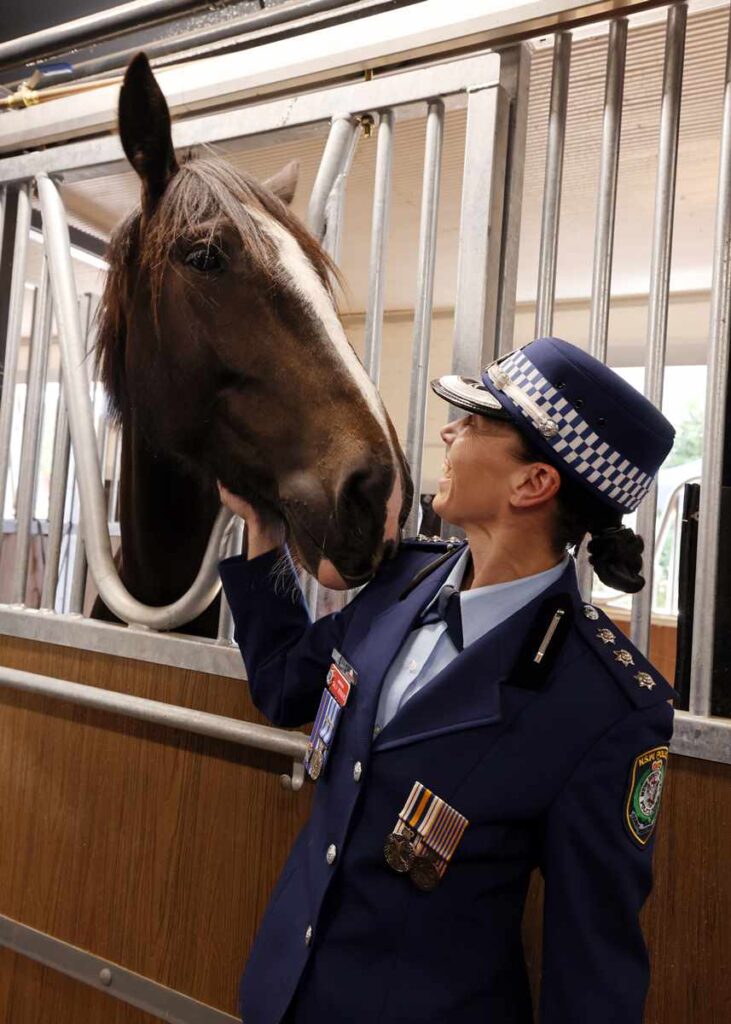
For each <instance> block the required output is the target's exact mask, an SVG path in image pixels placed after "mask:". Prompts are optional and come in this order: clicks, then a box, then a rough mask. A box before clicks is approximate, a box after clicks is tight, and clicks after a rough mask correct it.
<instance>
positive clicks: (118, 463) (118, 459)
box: [107, 427, 122, 523]
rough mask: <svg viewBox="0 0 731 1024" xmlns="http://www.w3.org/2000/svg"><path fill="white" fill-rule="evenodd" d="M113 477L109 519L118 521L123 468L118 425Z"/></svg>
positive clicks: (110, 491)
mask: <svg viewBox="0 0 731 1024" xmlns="http://www.w3.org/2000/svg"><path fill="white" fill-rule="evenodd" d="M112 452H113V454H112V479H111V483H110V486H109V504H108V506H107V520H108V521H109V522H110V523H115V522H117V521H118V518H119V517H118V516H117V502H118V501H119V475H120V472H121V469H122V428H121V427H117V429H116V430H115V432H114V448H113V449H112Z"/></svg>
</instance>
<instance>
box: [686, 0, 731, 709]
mask: <svg viewBox="0 0 731 1024" xmlns="http://www.w3.org/2000/svg"><path fill="white" fill-rule="evenodd" d="M730 325H731V20H730V21H729V27H728V36H727V42H726V76H725V79H724V86H723V121H722V127H721V151H720V162H719V168H718V198H717V201H716V226H715V236H714V243H713V278H712V283H711V313H710V327H709V333H710V340H709V348H708V376H707V379H706V412H705V422H704V427H703V462H702V466H701V503H700V516H699V521H698V556H697V560H696V572H695V601H694V605H693V644H692V653H691V662H690V704H689V711H690V712H691V714H693V715H701V716H706V715H710V713H711V697H712V685H713V647H714V638H715V630H716V581H717V579H718V547H719V545H718V539H719V529H720V525H721V516H720V512H721V487H722V485H723V461H724V440H725V439H724V425H725V422H726V397H727V395H726V389H727V387H728V380H729V369H730V360H729V346H730V345H731V337H730V336H729V327H730Z"/></svg>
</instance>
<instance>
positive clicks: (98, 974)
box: [0, 914, 240, 1024]
mask: <svg viewBox="0 0 731 1024" xmlns="http://www.w3.org/2000/svg"><path fill="white" fill-rule="evenodd" d="M0 946H5V947H6V948H7V949H12V950H14V951H15V952H16V953H21V954H22V955H23V956H27V957H29V958H30V959H31V960H35V961H36V962H37V963H40V964H44V965H45V966H46V967H52V968H53V969H54V970H56V971H59V972H60V973H61V974H66V975H68V977H70V978H75V979H76V980H77V981H80V982H82V984H84V985H90V986H91V987H92V988H95V989H97V990H98V991H100V992H104V993H106V995H109V996H112V997H113V998H114V999H119V1000H121V1001H122V1002H124V1003H129V1004H130V1005H131V1006H136V1007H138V1008H139V1009H141V1010H146V1011H147V1013H149V1014H151V1015H152V1016H153V1017H157V1018H158V1019H160V1020H164V1021H167V1022H168V1024H232V1022H233V1024H240V1022H239V1018H238V1017H232V1016H231V1015H230V1014H228V1013H224V1011H223V1010H217V1009H215V1007H213V1006H208V1005H207V1004H206V1003H201V1002H199V1001H198V1000H197V999H193V998H192V997H191V996H186V995H184V994H183V993H182V992H178V991H176V990H175V989H172V988H168V987H167V986H165V985H161V984H160V983H159V982H157V981H153V980H152V979H151V978H145V977H144V976H143V975H141V974H135V973H134V971H129V970H127V968H126V967H121V966H120V965H119V964H117V963H114V961H112V960H102V959H101V958H100V957H98V956H94V954H93V953H87V952H86V950H83V949H79V948H78V946H72V945H71V944H70V943H68V942H63V941H62V940H61V939H56V938H54V937H53V936H52V935H48V934H46V932H40V931H37V930H36V929H35V928H31V927H30V926H29V925H27V924H22V923H21V922H20V921H14V920H13V919H12V918H11V917H6V916H5V915H4V914H0ZM110 1016H113V1014H112V1013H111V1011H110Z"/></svg>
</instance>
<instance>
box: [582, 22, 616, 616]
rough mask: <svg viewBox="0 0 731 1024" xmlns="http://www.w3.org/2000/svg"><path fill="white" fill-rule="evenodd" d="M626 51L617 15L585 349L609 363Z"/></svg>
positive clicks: (585, 579)
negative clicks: (610, 304) (615, 223)
mask: <svg viewBox="0 0 731 1024" xmlns="http://www.w3.org/2000/svg"><path fill="white" fill-rule="evenodd" d="M626 55H627V19H626V18H615V19H614V21H612V22H611V24H610V26H609V41H608V43H607V73H606V80H605V85H604V119H603V122H602V145H601V154H600V157H599V188H598V192H597V205H596V221H595V226H594V266H593V271H592V282H591V311H590V315H589V352H590V353H591V354H592V355H593V356H595V357H596V358H597V359H601V361H602V362H603V363H606V361H607V335H608V330H609V299H610V295H611V290H612V257H613V253H614V222H615V214H616V209H617V172H618V168H619V145H620V139H621V135H622V102H623V97H624V71H625V63H626ZM578 568H579V572H578V576H579V588H580V590H581V593H582V596H583V598H584V600H585V601H589V602H591V594H592V584H593V580H594V570H593V568H592V566H591V564H590V562H589V559H588V557H587V549H586V544H583V545H582V548H581V554H580V556H579V567H578Z"/></svg>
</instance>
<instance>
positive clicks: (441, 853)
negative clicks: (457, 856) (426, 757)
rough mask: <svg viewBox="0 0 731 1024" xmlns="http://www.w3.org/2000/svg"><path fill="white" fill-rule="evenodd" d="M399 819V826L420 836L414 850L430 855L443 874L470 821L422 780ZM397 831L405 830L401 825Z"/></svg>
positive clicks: (415, 785)
mask: <svg viewBox="0 0 731 1024" xmlns="http://www.w3.org/2000/svg"><path fill="white" fill-rule="evenodd" d="M399 819H400V821H399V825H402V824H403V825H406V826H408V827H409V828H411V829H413V830H414V831H415V832H416V833H417V835H418V840H417V842H416V844H415V850H414V852H415V853H416V854H417V855H419V854H423V853H425V852H426V853H428V854H430V855H431V858H430V859H432V860H433V861H434V864H435V867H436V868H437V871H438V872H439V875H440V876H441V875H443V874H444V872H445V871H446V870H447V865H448V864H449V862H450V860H451V859H452V856H453V854H454V851H455V850H456V849H457V845H458V844H459V841H460V840H461V838H462V836H463V835H464V831H465V829H466V828H467V826H468V825H469V822H468V820H467V819H466V818H465V817H464V816H463V815H462V814H460V813H459V811H455V809H454V808H453V807H450V806H449V804H448V803H445V801H444V800H442V798H441V797H438V796H437V795H436V794H435V793H432V791H431V790H430V789H427V788H426V786H423V785H422V784H421V783H420V782H415V783H414V785H413V787H412V789H411V793H409V796H408V799H407V800H406V803H405V804H404V806H403V807H402V809H401V812H400V814H399ZM397 831H399V832H401V828H397Z"/></svg>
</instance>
